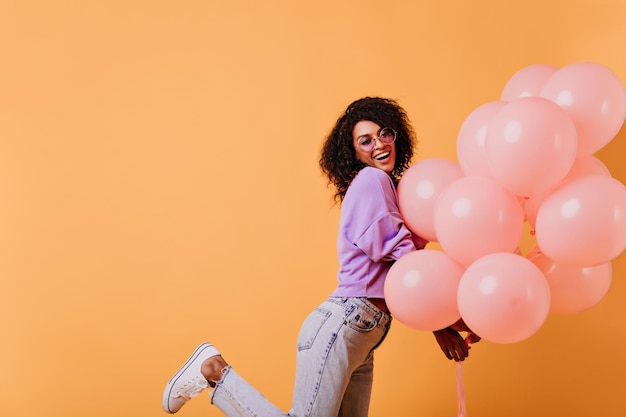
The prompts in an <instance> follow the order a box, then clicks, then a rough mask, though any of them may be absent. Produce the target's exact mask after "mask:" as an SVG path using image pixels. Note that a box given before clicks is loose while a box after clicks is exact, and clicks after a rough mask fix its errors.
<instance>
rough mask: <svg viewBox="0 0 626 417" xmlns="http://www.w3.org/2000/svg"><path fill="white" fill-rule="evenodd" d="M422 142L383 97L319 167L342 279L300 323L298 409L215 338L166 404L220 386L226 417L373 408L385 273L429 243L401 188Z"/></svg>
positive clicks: (338, 138) (363, 412)
mask: <svg viewBox="0 0 626 417" xmlns="http://www.w3.org/2000/svg"><path fill="white" fill-rule="evenodd" d="M414 145H415V134H414V132H413V128H412V127H411V124H410V122H409V119H408V117H407V115H406V112H405V111H404V110H403V109H402V108H401V107H400V106H399V105H398V103H396V102H395V101H394V100H391V99H385V98H377V97H366V98H363V99H360V100H357V101H355V102H353V103H352V104H350V105H349V106H348V108H347V109H346V111H345V113H344V114H343V115H341V117H339V119H338V120H337V122H336V124H335V126H334V128H333V129H332V131H331V132H330V134H329V136H328V137H327V138H326V141H325V142H324V145H323V148H322V154H321V158H320V166H321V169H322V171H323V172H324V174H325V175H326V176H327V177H328V180H329V183H330V184H332V185H333V186H334V187H335V199H336V200H337V201H338V202H340V203H341V219H340V225H339V235H338V240H337V245H338V256H339V264H340V266H339V272H338V285H337V288H336V289H335V290H334V291H333V292H332V294H331V295H330V297H329V298H328V299H327V300H326V301H324V302H323V303H322V304H320V305H319V306H318V307H317V308H316V309H315V310H314V311H313V312H312V313H311V314H310V315H309V316H308V317H307V318H306V320H305V321H304V323H303V325H302V327H301V329H300V333H299V336H298V343H297V345H298V350H297V358H296V381H295V387H294V395H293V403H292V409H291V410H290V411H289V413H287V414H285V413H283V412H282V411H281V410H279V409H278V408H276V407H275V406H274V405H273V404H271V403H270V402H269V401H267V400H266V399H265V398H264V397H263V396H262V395H261V394H259V393H258V391H256V390H255V389H254V388H253V387H252V386H250V385H249V384H248V383H247V382H246V381H245V380H244V379H243V378H242V377H241V376H239V375H238V374H237V373H236V372H235V370H233V369H232V368H231V367H230V366H229V365H228V363H227V362H226V361H225V360H224V358H223V357H222V356H221V355H220V353H219V352H218V351H217V350H216V349H215V347H213V346H212V345H210V344H208V343H203V344H201V345H200V346H199V347H198V348H197V349H196V350H195V351H194V353H193V354H192V355H191V357H190V358H189V359H188V361H187V362H186V363H185V364H184V365H183V366H182V367H181V368H180V369H179V370H178V372H177V373H176V374H175V375H174V377H173V378H172V379H171V380H170V381H169V383H168V384H167V386H166V389H165V392H164V394H163V408H164V410H165V411H166V412H168V413H175V412H177V411H178V410H179V409H180V408H181V407H182V406H183V405H184V404H185V402H186V401H188V400H189V399H190V398H192V397H194V396H196V395H198V394H199V393H200V392H201V391H202V390H203V389H205V388H207V387H208V386H211V387H213V388H214V389H213V393H212V396H211V401H212V403H213V404H214V405H216V406H217V407H218V408H219V409H220V410H221V411H222V412H223V413H224V414H226V415H227V416H242V415H254V416H263V417H274V416H293V417H309V416H313V417H336V416H342V417H344V416H345V417H365V416H367V413H368V409H369V402H370V393H371V389H372V379H373V366H374V351H375V349H376V348H377V347H378V346H380V344H381V343H382V342H383V340H384V339H385V337H386V335H387V333H388V331H389V327H390V325H391V316H390V314H389V310H388V308H387V305H386V304H385V298H384V291H383V289H384V282H385V277H386V275H387V272H388V271H389V268H390V267H391V265H392V264H393V263H394V262H395V261H396V260H398V259H399V258H400V257H401V256H403V255H405V254H407V253H409V252H411V251H413V250H416V249H422V248H423V247H424V246H425V244H426V243H427V242H426V241H424V240H423V239H421V238H420V237H418V236H412V235H411V232H410V231H409V230H408V229H407V228H406V226H405V225H404V223H403V221H402V218H401V217H400V213H399V210H398V202H397V196H396V188H395V187H396V185H397V183H398V180H399V179H400V176H401V175H402V173H403V172H404V171H405V170H406V169H407V168H408V167H409V163H410V161H411V158H412V157H413V148H414ZM457 330H458V331H469V329H467V328H466V327H464V326H463V323H462V322H460V323H457V324H455V326H454V329H453V328H452V327H450V328H446V329H442V330H439V331H437V332H435V336H436V340H437V342H438V343H439V345H440V347H441V349H442V350H443V351H444V353H445V354H446V356H447V357H448V359H454V360H456V361H461V360H464V359H465V358H466V357H467V356H468V353H469V352H468V349H469V348H468V345H467V344H466V342H465V340H464V339H463V337H462V336H461V335H460V334H459V333H458V331H457ZM470 335H471V336H472V338H473V340H475V341H477V340H478V337H477V336H474V335H473V334H470Z"/></svg>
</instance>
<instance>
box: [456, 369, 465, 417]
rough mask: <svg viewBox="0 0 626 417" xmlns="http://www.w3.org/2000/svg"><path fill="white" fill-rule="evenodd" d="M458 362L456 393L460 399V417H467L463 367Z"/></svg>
mask: <svg viewBox="0 0 626 417" xmlns="http://www.w3.org/2000/svg"><path fill="white" fill-rule="evenodd" d="M461 363H462V362H457V367H456V392H457V397H458V399H459V417H467V414H466V411H465V389H464V387H463V366H462V365H461Z"/></svg>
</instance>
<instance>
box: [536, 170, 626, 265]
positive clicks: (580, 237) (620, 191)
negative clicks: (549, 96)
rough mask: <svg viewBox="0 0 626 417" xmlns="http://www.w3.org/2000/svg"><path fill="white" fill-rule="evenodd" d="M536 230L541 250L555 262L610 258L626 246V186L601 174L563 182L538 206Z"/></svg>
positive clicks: (593, 262)
mask: <svg viewBox="0 0 626 417" xmlns="http://www.w3.org/2000/svg"><path fill="white" fill-rule="evenodd" d="M535 233H536V237H537V244H538V246H539V248H540V249H541V251H542V252H543V253H545V254H546V256H548V257H549V258H551V259H553V260H554V261H555V262H558V263H562V264H565V265H573V266H594V265H599V264H602V263H606V262H609V261H611V260H612V259H614V258H616V257H617V256H618V255H620V254H621V253H622V252H623V250H624V248H625V247H626V187H624V185H623V184H622V183H621V182H619V181H617V180H616V179H614V178H612V177H609V176H606V175H599V174H592V175H586V176H583V177H579V178H576V179H574V180H572V181H569V182H567V183H565V184H563V185H562V186H561V187H559V188H557V189H556V190H555V191H554V192H552V193H551V194H550V195H549V196H548V197H546V199H545V200H544V201H543V203H542V204H541V207H539V211H538V213H537V224H536V227H535Z"/></svg>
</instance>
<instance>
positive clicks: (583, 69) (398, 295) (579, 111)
mask: <svg viewBox="0 0 626 417" xmlns="http://www.w3.org/2000/svg"><path fill="white" fill-rule="evenodd" d="M625 118H626V93H625V90H624V86H623V85H622V83H621V82H620V80H619V79H618V77H617V76H616V75H615V74H614V73H613V72H611V71H610V70H609V69H608V68H606V67H604V66H602V65H599V64H596V63H591V62H580V63H574V64H570V65H567V66H564V67H562V68H557V67H553V66H551V65H544V64H538V65H531V66H528V67H526V68H523V69H521V70H520V71H518V72H517V73H515V74H514V75H513V76H512V77H511V78H510V79H509V81H508V82H507V83H506V85H505V87H504V89H503V91H502V95H501V97H500V99H499V100H498V101H493V102H489V103H486V104H483V105H481V106H479V107H478V108H476V109H475V110H474V111H472V112H471V113H470V114H469V115H468V116H467V118H466V119H465V121H464V122H463V124H462V126H461V128H460V130H459V134H458V138H457V148H456V149H457V158H458V163H456V162H453V161H450V160H447V159H443V158H430V159H425V160H422V161H419V162H417V163H416V164H414V165H412V166H411V167H410V168H409V169H408V170H407V171H406V173H405V174H404V176H403V178H402V179H401V180H400V183H399V184H398V201H399V205H400V212H401V214H402V216H403V218H404V219H405V222H406V225H407V227H408V228H409V229H410V230H411V231H412V232H413V233H415V234H417V235H419V236H421V237H423V238H425V239H428V240H430V241H433V242H438V243H439V244H440V246H441V248H442V250H441V251H439V250H431V249H426V250H423V251H419V252H416V253H412V254H409V255H406V256H404V257H402V258H401V259H399V260H398V261H397V262H396V263H395V264H394V266H393V267H392V268H391V270H390V271H389V275H388V277H387V281H386V283H385V297H386V298H387V304H388V305H389V309H390V310H391V312H392V313H393V314H394V315H395V316H396V317H397V318H398V320H399V321H401V322H403V323H405V324H406V325H408V326H410V327H412V328H415V329H417V330H428V331H431V330H437V329H441V328H444V327H447V326H449V325H451V324H453V323H454V322H456V321H457V320H459V319H460V318H462V319H463V320H464V321H465V323H466V324H467V325H468V326H469V327H470V328H471V329H472V330H473V331H474V332H476V333H477V334H478V335H480V336H482V337H483V338H484V339H486V340H490V341H493V342H496V343H514V342H518V341H521V340H524V339H526V338H528V337H530V336H531V335H533V334H534V333H535V332H537V330H538V329H539V328H540V327H541V326H542V325H543V323H544V321H545V320H546V318H547V316H548V314H549V313H550V312H552V313H556V314H575V313H579V312H582V311H585V310H587V309H589V308H591V307H593V306H595V305H597V304H598V303H599V302H600V301H601V300H602V299H603V298H604V296H605V295H606V293H607V292H608V289H609V287H610V284H611V274H612V269H611V261H612V260H613V259H615V258H616V257H617V256H619V255H620V254H621V253H622V252H623V251H624V249H626V187H625V186H624V185H623V184H622V183H621V182H619V181H618V180H617V179H615V178H613V177H612V176H611V174H610V172H609V170H608V169H607V167H606V166H605V165H604V164H603V163H602V162H601V161H600V160H599V159H598V158H597V157H595V156H594V155H593V154H594V153H595V152H597V151H598V150H600V149H602V148H604V147H605V146H606V145H607V144H608V143H610V142H611V141H612V140H613V139H614V138H615V136H616V135H617V133H618V132H619V131H620V129H621V127H622V125H623V123H624V119H625ZM526 224H528V225H529V226H530V229H531V230H532V233H533V235H534V237H535V239H536V246H535V248H533V249H532V250H531V251H530V252H529V253H528V254H526V255H523V254H522V253H521V251H520V249H519V247H520V242H521V238H522V235H523V230H524V227H525V225H526Z"/></svg>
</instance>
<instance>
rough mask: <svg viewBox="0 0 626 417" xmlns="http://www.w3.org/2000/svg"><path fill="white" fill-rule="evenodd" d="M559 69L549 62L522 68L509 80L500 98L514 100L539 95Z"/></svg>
mask: <svg viewBox="0 0 626 417" xmlns="http://www.w3.org/2000/svg"><path fill="white" fill-rule="evenodd" d="M557 71H558V68H557V67H554V66H552V65H547V64H535V65H529V66H527V67H525V68H522V69H521V70H519V71H517V72H516V73H515V74H513V76H512V77H511V78H510V79H509V81H507V83H506V85H505V86H504V90H502V95H501V98H500V99H501V100H502V101H512V100H515V99H517V98H522V97H532V96H539V95H540V94H541V89H542V88H543V86H544V84H545V83H546V81H547V80H548V78H550V77H551V76H552V74H554V73H555V72H557Z"/></svg>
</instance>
